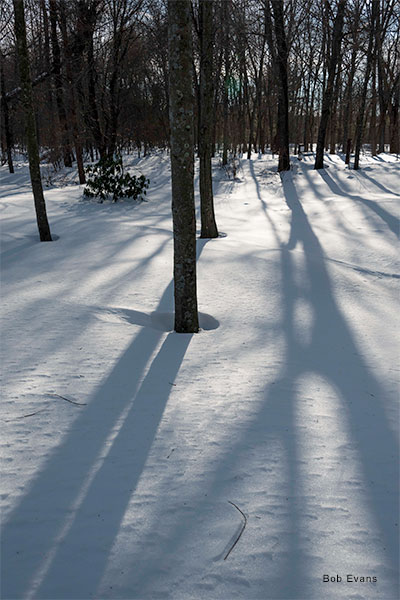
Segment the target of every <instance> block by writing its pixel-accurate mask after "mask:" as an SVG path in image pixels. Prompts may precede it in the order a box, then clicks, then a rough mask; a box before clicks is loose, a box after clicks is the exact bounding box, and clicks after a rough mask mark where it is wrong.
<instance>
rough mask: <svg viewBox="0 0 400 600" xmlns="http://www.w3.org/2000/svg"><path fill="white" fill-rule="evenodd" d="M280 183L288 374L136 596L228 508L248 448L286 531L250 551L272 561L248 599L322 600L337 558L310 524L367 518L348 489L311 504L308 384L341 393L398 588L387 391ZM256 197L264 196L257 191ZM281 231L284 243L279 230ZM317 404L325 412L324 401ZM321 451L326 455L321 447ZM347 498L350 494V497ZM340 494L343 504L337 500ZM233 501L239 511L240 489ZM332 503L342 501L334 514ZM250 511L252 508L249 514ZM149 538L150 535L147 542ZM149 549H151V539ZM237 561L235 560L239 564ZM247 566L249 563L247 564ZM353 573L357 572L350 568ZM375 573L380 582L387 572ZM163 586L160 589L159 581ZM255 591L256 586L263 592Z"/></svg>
mask: <svg viewBox="0 0 400 600" xmlns="http://www.w3.org/2000/svg"><path fill="white" fill-rule="evenodd" d="M256 183H257V182H256ZM282 184H283V191H284V195H285V200H286V203H287V205H288V207H289V209H290V210H291V232H290V238H289V241H288V243H287V244H283V245H282V250H281V275H282V302H283V314H282V331H283V334H284V339H285V347H286V355H285V357H284V358H283V360H282V367H281V370H280V372H279V373H278V376H277V378H275V381H274V382H272V383H271V384H270V385H269V386H268V388H267V389H266V391H265V396H264V399H263V402H262V403H261V405H260V408H259V411H258V412H257V414H256V416H255V418H254V419H253V420H252V421H251V422H250V423H248V422H247V423H246V424H244V425H243V426H239V427H238V429H237V431H235V432H234V435H233V436H232V437H233V441H232V443H229V444H227V447H226V448H225V451H224V453H223V454H222V455H221V457H220V458H219V459H218V467H217V468H216V469H214V470H213V471H212V473H211V475H210V476H209V478H208V479H206V480H205V481H203V485H202V486H201V489H198V490H197V492H198V493H196V494H194V493H193V492H192V493H191V496H190V497H185V501H186V502H185V504H186V505H189V506H191V509H192V510H191V512H190V516H188V515H187V514H186V513H183V514H181V513H179V515H178V516H177V518H176V520H175V522H174V524H173V525H171V526H170V528H169V531H168V532H167V533H165V532H164V539H167V540H168V541H167V542H166V543H163V542H162V543H160V545H159V546H158V547H157V551H156V552H155V553H154V552H153V554H152V555H151V556H146V557H143V565H141V569H140V570H139V571H137V572H136V573H135V575H134V577H133V581H134V589H135V590H137V591H138V593H139V596H140V597H143V598H148V597H153V596H152V593H153V592H154V590H155V589H156V585H157V576H156V575H155V574H156V573H157V566H158V565H159V563H160V561H161V557H162V556H163V555H164V554H165V552H167V551H168V554H169V556H174V555H178V554H179V553H182V549H183V548H185V547H186V546H187V543H188V540H189V539H190V538H195V539H196V515H201V513H202V512H204V511H202V508H204V507H205V506H206V504H207V502H208V499H207V498H208V497H212V498H213V500H214V506H216V505H217V504H218V502H219V500H220V501H221V502H226V500H227V499H229V498H230V497H231V496H230V489H231V485H232V484H231V482H232V479H233V476H234V475H235V474H236V473H238V472H239V471H240V469H241V468H243V467H241V465H242V464H243V460H244V457H245V456H246V453H248V452H249V451H250V450H251V451H252V452H253V455H254V454H255V455H257V457H258V458H260V457H261V459H263V460H264V468H265V473H262V474H261V477H264V486H263V488H262V490H260V489H255V490H254V493H255V494H258V495H260V494H263V496H262V497H263V502H264V505H265V508H266V509H268V508H269V507H270V510H271V511H275V513H274V514H275V517H274V522H275V520H276V521H278V525H277V530H275V532H274V536H273V535H271V532H270V531H267V530H266V531H265V534H264V539H265V543H264V544H263V548H257V549H255V550H253V549H252V553H253V554H252V556H251V557H249V560H251V559H257V557H258V558H260V556H261V557H263V556H265V558H261V560H262V561H263V563H265V560H267V562H266V563H265V564H264V570H263V572H262V573H260V574H258V573H257V569H256V567H255V564H256V563H254V565H252V568H251V573H252V574H251V575H250V576H249V581H248V585H249V586H250V587H249V588H248V590H247V591H246V594H247V597H252V598H256V597H257V598H258V597H263V598H274V599H277V598H282V599H288V598H292V599H295V598H297V599H302V598H306V597H317V595H314V594H315V590H313V589H312V588H313V586H320V585H322V584H320V583H319V581H320V580H321V579H322V573H325V572H328V571H325V570H324V569H325V568H327V565H329V564H330V563H332V557H330V556H328V555H323V556H322V557H321V556H320V555H318V550H317V549H316V547H315V541H314V539H313V528H312V527H308V525H307V523H308V521H307V519H312V518H315V517H313V515H312V510H313V506H315V507H316V510H317V511H319V510H324V508H323V507H326V509H327V510H326V514H327V515H328V516H327V523H328V525H327V524H326V523H325V524H324V525H319V527H321V526H322V527H324V529H323V531H322V532H321V535H324V536H326V535H327V531H326V528H327V527H328V531H331V532H332V531H335V530H336V528H337V527H339V529H340V528H342V527H343V526H344V529H345V528H346V525H345V523H347V522H348V521H346V519H348V518H350V519H351V520H352V519H353V520H355V521H358V519H360V518H361V516H360V515H359V514H358V513H357V514H351V507H349V506H347V505H346V499H344V500H343V499H342V498H341V496H342V494H341V490H340V489H338V490H333V491H332V492H331V491H330V492H329V494H328V491H327V489H326V488H324V486H323V485H322V486H321V485H320V484H318V483H315V488H314V490H315V489H317V490H319V494H317V495H314V496H312V497H311V498H310V497H307V492H305V490H304V484H303V474H304V469H305V468H306V469H307V473H308V474H309V475H311V468H312V467H311V465H310V464H309V463H306V464H304V455H301V443H302V442H304V440H303V439H302V436H303V435H304V434H303V432H302V431H301V427H300V428H299V422H298V415H299V413H301V412H302V408H303V406H304V404H305V403H306V402H307V400H308V399H305V398H303V397H301V394H300V392H299V391H298V387H299V385H300V384H301V382H302V381H304V379H306V380H307V378H309V377H310V376H312V377H315V376H317V377H318V381H321V380H323V381H324V382H326V384H327V385H328V386H330V388H331V389H333V390H334V391H335V393H336V396H337V398H336V399H335V400H332V401H334V402H335V406H334V410H335V415H337V418H340V419H341V420H342V421H341V422H340V426H341V427H343V429H344V430H345V431H346V432H347V433H348V438H349V444H348V447H349V448H352V449H354V455H353V454H352V456H351V459H350V460H353V461H354V456H355V457H356V462H357V464H358V465H359V468H360V472H358V473H357V478H359V479H360V480H361V481H362V483H363V485H362V487H361V491H360V494H359V496H358V499H357V501H358V502H360V501H361V506H360V511H363V510H366V511H367V514H368V518H370V520H371V522H372V523H374V524H376V530H377V532H378V538H377V542H376V543H377V546H378V547H379V550H380V551H381V552H382V554H383V555H384V556H385V557H386V560H385V563H384V568H385V570H386V573H385V578H386V582H385V583H386V584H387V587H390V585H391V584H393V589H394V587H395V580H396V573H397V567H398V535H397V534H398V532H397V530H396V526H395V521H396V520H397V509H398V498H397V495H396V489H397V488H398V486H397V485H396V482H398V444H397V441H396V439H395V437H394V435H393V432H392V430H391V428H390V426H389V424H388V422H387V419H386V415H385V397H386V395H387V393H386V391H385V389H384V388H383V386H382V385H381V384H380V382H379V381H378V380H377V379H376V377H375V376H374V375H373V374H372V372H371V371H370V369H369V368H368V366H367V364H366V363H365V362H364V360H363V359H362V356H361V352H360V350H359V348H358V346H357V343H356V341H355V339H354V337H353V334H352V332H351V330H350V328H349V326H348V324H347V322H346V319H345V317H344V315H343V314H342V313H341V310H340V308H339V306H338V304H337V303H336V300H335V295H334V290H333V287H332V283H331V281H330V277H329V274H328V271H327V268H326V265H325V261H326V259H325V256H324V253H323V250H322V247H321V245H320V242H319V240H318V238H317V236H316V235H315V233H314V232H313V230H312V228H311V226H310V223H309V221H308V218H307V215H306V213H305V212H304V210H303V208H302V206H301V203H300V201H299V198H298V195H297V191H296V189H295V187H294V184H293V181H292V174H291V173H288V174H285V175H284V176H283V177H282ZM257 191H258V193H259V192H260V191H259V187H257ZM259 196H260V193H259ZM260 200H261V201H262V203H263V208H264V210H265V212H266V213H267V206H266V204H265V203H264V201H263V200H262V199H261V196H260ZM274 232H275V235H276V237H277V241H279V240H278V234H277V230H276V229H275V228H274ZM299 247H300V248H299ZM295 248H299V249H302V250H303V256H304V265H305V272H304V274H303V275H302V276H303V277H304V276H305V277H306V281H303V282H302V283H303V285H300V284H299V281H298V277H296V275H297V274H296V270H297V268H298V267H297V264H296V263H295V256H294V253H292V250H294V249H295ZM299 300H300V301H302V302H306V303H307V304H308V306H309V309H310V312H311V313H312V319H311V325H310V328H309V331H308V334H307V336H306V337H305V338H303V337H302V336H301V335H299V332H298V328H297V323H296V304H297V302H298V301H299ZM260 352H262V348H261V349H260ZM268 356H270V352H269V351H268ZM314 400H315V403H316V405H318V399H314ZM327 400H328V401H329V400H330V398H328V399H327V398H321V401H322V402H323V401H327ZM343 423H344V424H343ZM335 425H336V424H335ZM328 426H329V424H328ZM336 426H337V425H336ZM325 427H326V424H325ZM315 430H316V431H317V433H318V435H319V436H320V438H322V439H323V437H324V432H323V430H319V426H318V425H315V429H314V431H315ZM228 446H229V447H228ZM277 446H278V447H279V448H280V449H281V460H279V464H277V460H276V451H275V448H276V447H277ZM319 451H321V452H322V453H323V445H322V450H321V448H320V449H319ZM338 452H340V459H339V460H343V461H345V459H346V452H350V450H346V449H342V450H338ZM322 458H323V457H322ZM244 464H245V463H244ZM273 473H278V474H279V477H280V481H279V482H277V480H276V478H275V479H273ZM320 476H321V475H320ZM322 478H323V476H322ZM308 481H309V480H308ZM252 484H253V485H254V483H253V482H252V481H251V480H249V481H247V486H252ZM346 493H347V494H349V491H348V489H347V492H346ZM335 494H337V496H338V497H337V498H333V497H332V495H333V496H335ZM347 497H348V496H347ZM235 501H237V502H238V503H239V504H240V490H239V495H238V496H236V497H235ZM332 502H338V503H337V504H336V505H334V506H333V507H332ZM340 502H342V504H343V506H342V505H341V504H340ZM242 508H243V509H244V510H246V508H245V507H244V506H242ZM329 511H332V512H329ZM310 513H311V514H310ZM363 514H364V513H363ZM343 515H345V516H343ZM342 519H343V521H342ZM259 523H261V521H259ZM160 525H161V523H159V524H157V523H155V524H154V525H153V527H152V531H157V530H158V527H159V526H160ZM203 527H204V526H203ZM362 527H364V528H367V527H368V525H366V524H362ZM151 535H152V532H151V531H150V532H149V534H148V536H149V539H150V538H151ZM332 535H333V534H332ZM244 536H246V532H245V533H244ZM271 538H274V540H275V539H276V538H277V539H278V542H276V541H274V542H273V544H272V542H271ZM165 544H167V545H165ZM328 545H329V542H328ZM142 547H143V548H146V541H145V540H144V543H143V546H142ZM239 547H240V542H239V545H238V547H237V548H236V549H235V552H240V549H239ZM314 548H315V549H314ZM263 550H264V553H263V552H262V551H263ZM217 558H218V557H217ZM219 558H220V557H219ZM215 560H216V559H215ZM229 560H230V561H231V560H232V561H234V556H233V555H232V557H230V559H229ZM321 560H323V564H322V565H321V564H320V565H319V567H320V572H319V571H318V581H317V580H315V579H314V580H312V581H311V582H310V577H311V575H312V574H314V576H315V572H316V567H315V565H316V564H317V563H318V561H321ZM239 564H240V565H242V563H241V562H240V563H239ZM324 565H325V566H324ZM348 567H349V569H350V570H349V572H351V564H349V565H348ZM209 569H211V567H209ZM218 571H219V572H220V573H221V575H220V576H219V578H220V579H221V580H224V579H225V581H229V578H230V577H232V576H233V575H234V573H235V572H232V571H230V570H229V565H228V561H227V563H223V564H222V565H220V567H219V568H218ZM210 573H211V575H210V581H211V582H213V584H215V583H216V577H215V576H214V574H213V571H212V570H211V571H210ZM377 575H378V576H381V574H380V573H377ZM179 576H180V577H184V574H183V573H180V574H177V575H176V577H177V578H179ZM160 577H161V576H160ZM130 581H131V582H132V579H131V580H130ZM205 581H207V572H204V573H203V576H202V578H201V583H203V582H205ZM159 583H160V584H162V582H161V580H160V581H159ZM199 583H200V581H199ZM252 584H254V585H255V586H256V588H257V589H256V590H255V593H253V589H254V588H252V587H251V585H252ZM257 586H258V587H257ZM199 589H201V588H200V587H199ZM261 590H262V592H261ZM313 591H314V594H313ZM320 592H321V588H319V589H317V592H316V593H317V594H318V593H320ZM256 593H257V594H258V595H256ZM165 594H166V595H165V597H169V595H168V592H167V591H166V592H165ZM219 597H222V595H221V594H220V595H219Z"/></svg>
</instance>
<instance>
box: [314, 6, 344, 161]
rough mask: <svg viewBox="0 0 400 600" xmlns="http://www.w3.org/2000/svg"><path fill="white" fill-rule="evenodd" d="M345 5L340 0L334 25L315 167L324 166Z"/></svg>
mask: <svg viewBox="0 0 400 600" xmlns="http://www.w3.org/2000/svg"><path fill="white" fill-rule="evenodd" d="M345 6H346V0H339V2H338V8H337V13H336V18H335V23H334V26H333V39H332V52H331V58H330V61H329V68H328V81H327V84H326V88H325V89H324V94H323V98H322V111H321V121H320V124H319V129H318V137H317V151H316V156H315V165H314V168H315V169H323V168H324V147H325V137H326V130H327V126H328V121H329V115H330V112H331V107H332V102H333V96H334V83H335V77H336V67H337V64H338V60H339V54H340V46H341V41H342V31H343V17H344V9H345Z"/></svg>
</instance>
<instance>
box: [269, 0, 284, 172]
mask: <svg viewBox="0 0 400 600" xmlns="http://www.w3.org/2000/svg"><path fill="white" fill-rule="evenodd" d="M271 4H272V10H273V15H274V31H275V43H274V40H273V35H272V19H271ZM271 4H270V2H269V1H268V2H266V4H265V12H264V15H265V19H266V27H265V34H266V37H267V41H268V45H269V49H270V52H271V56H272V60H273V64H274V65H275V69H274V76H275V79H276V83H277V87H278V123H277V124H278V127H277V141H278V148H279V160H278V171H288V170H289V169H290V156H289V91H288V74H287V59H288V49H287V43H286V34H285V24H284V17H283V13H284V9H283V0H271Z"/></svg>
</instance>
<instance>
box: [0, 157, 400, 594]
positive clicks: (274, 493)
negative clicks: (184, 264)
mask: <svg viewBox="0 0 400 600" xmlns="http://www.w3.org/2000/svg"><path fill="white" fill-rule="evenodd" d="M276 162H277V161H276V157H275V158H274V159H272V157H271V156H269V157H263V159H259V158H258V157H257V156H256V155H254V159H253V160H252V161H247V160H242V162H241V169H240V171H239V173H238V177H237V179H236V180H235V181H234V180H232V179H231V180H229V179H228V178H227V177H226V174H225V173H223V172H222V171H221V170H220V169H218V167H217V165H216V166H215V204H216V215H217V221H218V226H219V229H220V231H221V232H223V233H224V234H226V235H225V236H221V237H220V238H219V239H217V240H208V241H207V240H198V242H197V244H198V256H199V259H198V296H199V310H200V311H201V313H202V317H201V324H202V326H203V330H202V331H201V332H200V333H199V334H196V335H179V334H176V333H173V332H172V331H170V329H171V328H172V317H171V315H172V310H173V288H172V281H171V273H172V237H171V216H170V184H169V173H170V170H169V159H168V156H167V155H166V154H161V153H158V154H155V155H153V156H149V157H146V158H143V159H141V160H140V161H138V160H137V159H136V160H134V161H133V160H132V161H131V163H132V165H133V168H134V170H139V171H142V172H143V173H144V174H145V175H146V176H148V177H150V179H151V187H150V190H149V193H148V199H149V202H147V203H142V204H139V205H136V204H132V203H130V202H122V203H117V204H107V203H105V204H98V203H96V202H89V201H84V200H82V188H80V187H79V186H77V185H66V186H64V187H58V188H57V187H54V186H53V187H50V188H49V189H47V190H46V192H45V195H46V200H47V206H48V215H49V220H50V224H51V229H52V232H53V234H55V237H57V238H58V239H57V240H56V241H54V242H53V243H40V242H38V238H37V232H36V224H35V218H34V212H33V201H32V195H31V191H30V187H29V182H28V172H27V166H26V165H23V164H21V163H20V164H19V165H18V168H17V169H16V174H15V175H8V174H7V171H6V167H2V168H1V211H2V213H1V217H2V255H1V256H2V279H1V282H2V286H1V299H2V318H3V321H2V371H3V378H4V382H3V400H2V414H1V419H2V420H1V453H2V478H1V486H2V489H1V500H2V526H3V530H2V538H1V541H2V558H1V567H2V598H3V599H4V600H11V599H22V598H24V599H34V598H36V599H53V600H55V599H61V598H63V599H69V600H78V599H80V600H88V599H91V598H93V599H95V600H101V599H114V598H115V599H124V600H140V599H161V600H181V599H194V600H203V599H204V600H217V599H220V600H233V599H236V598H240V599H243V600H252V599H263V600H272V599H277V598H284V599H296V600H303V599H304V600H308V599H315V600H321V599H322V598H327V599H329V600H330V599H332V600H335V599H339V598H341V599H344V598H346V599H354V600H355V599H379V600H389V599H394V598H397V596H398V588H397V581H398V547H399V532H398V530H399V527H398V523H399V521H398V488H399V477H398V437H397V431H396V429H397V426H398V421H399V410H398V404H397V403H398V382H399V379H398V369H399V361H398V357H399V344H398V342H399V339H398V331H399V328H398V305H397V300H398V290H399V277H400V275H399V265H398V250H397V235H398V232H399V221H398V213H399V200H400V196H399V191H400V161H399V160H398V159H397V158H396V157H395V156H390V155H385V156H379V157H377V158H364V159H363V161H362V167H363V168H362V170H361V171H359V172H355V171H349V170H348V169H346V168H345V166H344V163H343V160H342V158H340V157H339V156H332V157H331V156H326V164H327V167H328V168H327V169H325V170H324V171H314V170H313V158H312V157H311V156H308V157H307V156H306V157H305V159H304V160H303V161H301V162H299V161H297V160H296V159H293V170H292V171H291V172H289V173H286V174H285V175H283V177H282V180H281V178H280V176H279V175H278V174H277V172H276ZM196 183H197V178H196ZM239 509H240V510H239ZM240 511H242V513H243V515H244V516H243V515H242V513H241V512H240ZM244 525H245V527H244V530H243V526H244ZM242 530H243V532H242V535H241V537H240V539H239V540H238V541H237V543H236V545H235V546H234V547H233V549H232V546H233V544H234V543H235V541H236V540H237V538H238V536H239V534H240V532H241V531H242ZM228 553H229V555H228ZM227 555H228V556H227ZM324 576H325V579H326V576H329V578H334V579H336V581H329V582H326V581H324ZM348 576H349V579H350V581H348V580H347V579H348ZM360 578H365V580H362V579H361V580H360ZM374 578H376V579H374Z"/></svg>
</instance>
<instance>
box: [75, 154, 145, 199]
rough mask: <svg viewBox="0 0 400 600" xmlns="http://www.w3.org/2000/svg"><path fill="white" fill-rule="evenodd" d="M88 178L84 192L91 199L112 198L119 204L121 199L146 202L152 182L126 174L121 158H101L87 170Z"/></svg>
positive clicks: (142, 176) (143, 177)
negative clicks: (145, 198) (147, 192)
mask: <svg viewBox="0 0 400 600" xmlns="http://www.w3.org/2000/svg"><path fill="white" fill-rule="evenodd" d="M85 173H86V177H87V182H86V187H85V188H84V190H83V193H84V195H85V196H87V197H89V198H98V197H99V198H101V200H107V199H108V198H111V199H112V201H113V202H117V200H119V199H120V198H133V199H134V200H144V196H145V195H146V190H147V188H148V187H149V185H150V180H149V179H147V178H146V177H145V176H144V175H140V176H139V177H136V176H135V175H130V174H129V173H126V172H124V166H123V164H122V157H121V156H114V157H108V156H107V157H105V158H101V159H100V160H99V161H98V162H97V163H96V164H94V165H89V166H88V167H86V168H85Z"/></svg>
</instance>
